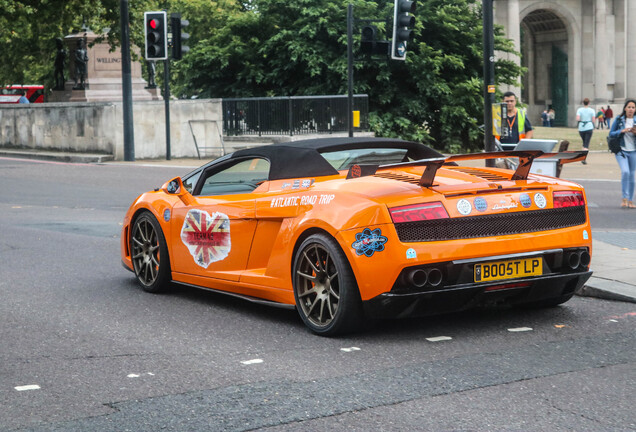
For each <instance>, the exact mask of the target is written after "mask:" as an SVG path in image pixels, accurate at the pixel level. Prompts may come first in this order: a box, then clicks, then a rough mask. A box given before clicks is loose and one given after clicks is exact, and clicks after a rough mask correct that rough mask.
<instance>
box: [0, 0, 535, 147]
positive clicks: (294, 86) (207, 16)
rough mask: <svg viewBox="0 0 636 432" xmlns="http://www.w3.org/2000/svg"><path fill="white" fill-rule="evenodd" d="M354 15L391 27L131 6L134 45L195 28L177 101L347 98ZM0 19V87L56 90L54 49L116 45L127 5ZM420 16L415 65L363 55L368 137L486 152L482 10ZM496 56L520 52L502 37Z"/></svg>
mask: <svg viewBox="0 0 636 432" xmlns="http://www.w3.org/2000/svg"><path fill="white" fill-rule="evenodd" d="M349 3H352V4H353V6H354V14H355V17H356V18H358V19H360V18H373V19H383V18H386V17H390V16H392V10H393V4H392V2H389V1H387V0H347V1H345V0H297V1H295V2H290V1H288V0H243V1H240V0H164V1H158V0H138V1H135V2H130V26H131V31H130V35H131V41H132V43H133V44H134V45H136V46H138V47H141V48H143V46H144V40H143V12H144V11H148V10H161V9H167V10H168V11H169V12H181V13H182V15H183V18H185V19H188V20H189V21H190V26H189V27H188V28H187V30H186V31H187V32H188V33H190V34H191V35H192V37H191V39H190V40H189V41H188V43H187V44H188V45H189V46H190V47H191V51H190V52H189V53H188V54H187V55H186V56H184V58H183V60H181V61H178V62H172V66H171V70H172V73H171V78H172V82H171V86H172V93H173V94H176V95H178V96H179V97H190V96H193V95H197V96H199V97H248V96H250V97H251V96H286V95H290V96H291V95H294V96H296V95H320V94H346V92H347V55H346V50H347V35H346V29H347V23H346V15H347V5H348V4H349ZM0 8H1V10H2V13H1V14H0V43H1V46H2V52H3V57H4V62H3V65H0V83H2V82H4V83H27V82H32V83H44V84H46V85H47V87H49V88H50V86H51V84H52V81H53V59H54V56H55V44H54V39H55V38H56V37H63V36H65V35H67V34H69V33H72V32H75V31H78V30H80V28H82V27H83V26H84V27H88V28H90V29H92V30H93V31H94V32H95V33H98V34H99V33H100V32H102V31H103V30H102V29H106V28H108V29H109V30H108V31H107V32H106V35H107V38H108V40H109V42H110V43H111V44H112V45H113V46H116V45H119V36H120V35H119V32H120V21H119V0H90V1H89V0H68V1H65V2H53V1H50V0H49V1H45V0H43V1H13V0H0ZM415 15H416V17H417V21H416V22H417V24H416V29H415V31H414V40H413V41H412V42H409V46H408V54H407V59H406V61H387V60H384V59H377V58H374V59H371V58H364V57H362V56H360V54H359V53H357V54H356V57H357V61H356V63H355V72H354V83H355V89H354V91H355V92H356V93H366V94H368V95H369V102H370V123H371V128H372V129H373V130H374V131H375V132H376V133H377V134H378V135H380V136H391V137H396V136H399V137H402V138H405V139H410V140H414V141H421V142H425V143H428V144H430V145H432V146H434V147H436V148H438V149H440V150H444V151H453V152H454V151H458V150H460V149H463V150H471V149H473V150H474V149H479V148H481V147H482V134H481V133H480V131H479V125H480V124H481V123H482V122H483V114H482V113H483V95H482V93H483V79H482V71H483V67H482V58H483V56H482V26H481V22H482V18H481V1H479V0H426V1H420V2H419V3H418V9H417V11H416V13H415ZM361 26H362V24H361V23H357V27H356V30H355V39H356V42H355V49H356V51H358V47H359V33H360V29H361ZM378 27H379V30H380V34H381V35H382V33H383V32H386V33H390V32H391V29H390V28H385V25H384V23H379V24H378ZM389 27H390V25H389ZM388 38H389V37H387V39H388ZM495 48H496V49H497V50H498V51H500V52H510V51H512V45H511V42H510V41H508V40H506V39H504V38H503V37H502V31H501V29H500V28H497V30H496V37H495ZM133 58H138V57H137V56H136V55H135V51H134V50H133ZM521 73H522V69H521V68H520V67H518V66H517V65H515V64H514V63H512V62H509V61H503V60H499V61H498V62H497V64H496V80H497V83H498V84H500V83H514V82H516V80H517V79H518V77H519V76H520V74H521ZM157 75H158V81H159V82H160V83H161V74H160V73H158V74H157Z"/></svg>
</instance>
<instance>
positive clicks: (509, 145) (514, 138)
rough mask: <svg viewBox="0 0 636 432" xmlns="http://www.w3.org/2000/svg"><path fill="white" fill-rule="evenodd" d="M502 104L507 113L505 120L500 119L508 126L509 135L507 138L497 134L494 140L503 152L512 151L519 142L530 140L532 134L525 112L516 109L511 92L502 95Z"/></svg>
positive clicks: (514, 97) (515, 102)
mask: <svg viewBox="0 0 636 432" xmlns="http://www.w3.org/2000/svg"><path fill="white" fill-rule="evenodd" d="M503 102H504V103H505V104H506V108H507V111H508V113H507V118H506V119H501V122H502V123H503V125H506V126H508V130H509V134H508V136H507V137H501V136H499V135H500V133H498V134H497V135H498V136H497V137H496V138H497V139H498V140H499V142H501V146H502V147H503V149H504V150H514V148H515V147H516V146H517V143H519V140H522V139H524V138H532V134H533V133H534V132H533V130H532V125H531V124H530V120H528V117H527V116H526V111H525V110H518V109H517V97H516V96H515V94H514V93H513V92H506V93H504V97H503Z"/></svg>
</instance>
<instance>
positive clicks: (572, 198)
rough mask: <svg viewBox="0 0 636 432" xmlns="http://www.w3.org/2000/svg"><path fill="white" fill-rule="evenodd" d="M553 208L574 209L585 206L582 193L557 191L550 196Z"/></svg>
mask: <svg viewBox="0 0 636 432" xmlns="http://www.w3.org/2000/svg"><path fill="white" fill-rule="evenodd" d="M552 199H553V201H554V208H561V207H576V206H583V205H585V199H584V198H583V192H580V191H557V192H554V193H553V194H552Z"/></svg>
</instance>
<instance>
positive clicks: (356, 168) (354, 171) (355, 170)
mask: <svg viewBox="0 0 636 432" xmlns="http://www.w3.org/2000/svg"><path fill="white" fill-rule="evenodd" d="M361 175H362V168H360V165H353V166H352V167H351V177H352V178H358V177H360V176H361Z"/></svg>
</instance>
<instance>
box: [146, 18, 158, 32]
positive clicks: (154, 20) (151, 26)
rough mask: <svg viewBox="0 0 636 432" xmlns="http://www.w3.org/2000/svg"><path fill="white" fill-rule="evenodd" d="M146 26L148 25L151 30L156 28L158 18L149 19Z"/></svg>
mask: <svg viewBox="0 0 636 432" xmlns="http://www.w3.org/2000/svg"><path fill="white" fill-rule="evenodd" d="M148 27H150V28H151V29H153V30H156V29H157V27H159V20H158V19H151V20H150V21H148Z"/></svg>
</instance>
